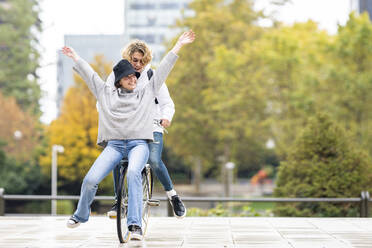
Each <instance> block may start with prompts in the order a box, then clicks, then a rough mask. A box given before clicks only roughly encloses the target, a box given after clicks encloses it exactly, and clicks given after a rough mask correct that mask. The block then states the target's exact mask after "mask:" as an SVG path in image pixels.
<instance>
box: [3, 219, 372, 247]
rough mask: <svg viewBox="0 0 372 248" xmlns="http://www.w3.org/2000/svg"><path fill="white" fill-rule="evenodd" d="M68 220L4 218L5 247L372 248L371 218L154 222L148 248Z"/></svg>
mask: <svg viewBox="0 0 372 248" xmlns="http://www.w3.org/2000/svg"><path fill="white" fill-rule="evenodd" d="M67 219H68V216H57V217H51V216H38V217H11V216H5V217H0V247H1V248H2V247H4V248H5V247H6V248H14V247H19V248H36V247H37V248H39V247H48V248H49V247H56V248H59V247H61V248H62V247H66V248H70V247H79V248H84V247H89V248H95V247H155V248H156V247H159V248H160V247H161V248H168V247H169V248H170V247H172V248H175V247H182V248H183V247H189V248H192V247H195V248H196V247H197V248H203V247H211V248H219V247H221V248H243V247H247V248H251V247H256V248H348V247H371V248H372V218H259V217H249V218H222V217H221V218H208V217H200V218H190V217H188V218H185V219H182V220H179V219H176V218H168V217H151V218H150V223H149V227H148V231H147V234H146V237H145V240H144V241H143V242H132V243H129V244H120V243H119V241H118V238H117V235H116V222H115V221H114V220H110V219H108V218H107V217H103V216H93V217H91V218H90V220H89V222H88V223H85V224H82V225H80V226H79V227H78V228H76V229H69V228H67V227H66V221H67Z"/></svg>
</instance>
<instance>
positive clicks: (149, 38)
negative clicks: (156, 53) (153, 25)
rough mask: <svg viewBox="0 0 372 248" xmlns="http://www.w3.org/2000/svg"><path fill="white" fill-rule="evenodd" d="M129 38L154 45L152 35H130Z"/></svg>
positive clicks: (153, 36)
mask: <svg viewBox="0 0 372 248" xmlns="http://www.w3.org/2000/svg"><path fill="white" fill-rule="evenodd" d="M130 38H131V39H139V40H143V41H144V42H146V43H155V35H153V34H136V35H131V36H130Z"/></svg>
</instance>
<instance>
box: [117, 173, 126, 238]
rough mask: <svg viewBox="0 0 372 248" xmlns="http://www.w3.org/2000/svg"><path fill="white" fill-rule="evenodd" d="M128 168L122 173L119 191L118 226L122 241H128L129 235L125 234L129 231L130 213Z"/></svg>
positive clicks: (119, 236)
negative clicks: (128, 214)
mask: <svg viewBox="0 0 372 248" xmlns="http://www.w3.org/2000/svg"><path fill="white" fill-rule="evenodd" d="M126 171H127V168H124V169H123V172H122V173H120V181H119V188H118V192H117V198H118V199H117V203H118V206H117V214H116V228H117V233H118V238H119V241H120V243H126V242H128V240H127V239H128V237H126V236H125V234H126V232H127V213H128V184H127V180H126V177H125V175H126Z"/></svg>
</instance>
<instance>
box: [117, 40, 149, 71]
mask: <svg viewBox="0 0 372 248" xmlns="http://www.w3.org/2000/svg"><path fill="white" fill-rule="evenodd" d="M135 52H139V53H142V54H143V58H142V61H141V62H142V64H143V65H144V66H146V65H147V64H148V63H150V62H151V60H152V55H151V49H150V48H149V47H148V45H147V44H146V43H145V42H144V41H141V40H134V41H132V42H131V43H129V44H128V45H127V46H126V47H125V48H124V49H123V50H122V53H121V56H122V57H123V59H127V60H128V61H130V62H131V61H132V56H133V54H134V53H135Z"/></svg>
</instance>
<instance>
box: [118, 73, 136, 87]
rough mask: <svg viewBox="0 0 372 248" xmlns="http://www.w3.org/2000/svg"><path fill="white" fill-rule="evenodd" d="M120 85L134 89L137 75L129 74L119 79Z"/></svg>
mask: <svg viewBox="0 0 372 248" xmlns="http://www.w3.org/2000/svg"><path fill="white" fill-rule="evenodd" d="M120 85H121V87H123V88H124V89H126V90H130V91H132V90H134V89H135V88H136V86H137V77H136V75H134V74H130V75H128V76H126V77H123V78H122V79H120Z"/></svg>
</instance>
